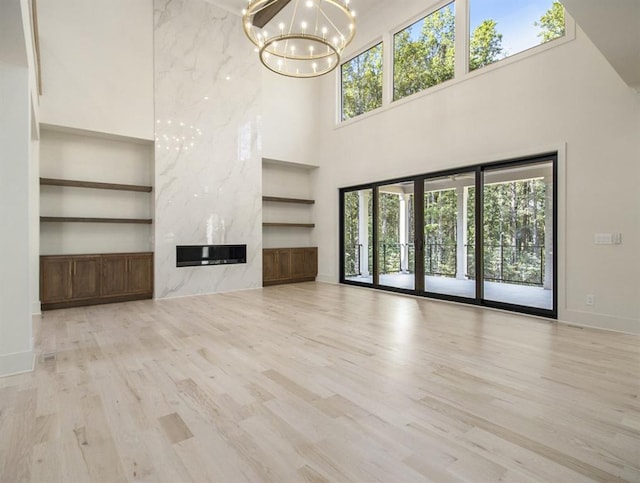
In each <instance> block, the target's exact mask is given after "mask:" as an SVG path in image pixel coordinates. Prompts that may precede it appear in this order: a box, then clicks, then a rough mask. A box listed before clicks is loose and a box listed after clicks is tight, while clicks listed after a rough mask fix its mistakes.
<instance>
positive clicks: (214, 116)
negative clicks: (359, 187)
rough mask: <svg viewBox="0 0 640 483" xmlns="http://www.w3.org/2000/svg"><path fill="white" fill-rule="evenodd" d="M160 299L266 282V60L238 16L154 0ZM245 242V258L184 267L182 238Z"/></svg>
mask: <svg viewBox="0 0 640 483" xmlns="http://www.w3.org/2000/svg"><path fill="white" fill-rule="evenodd" d="M154 31H155V45H154V51H155V54H154V55H155V68H154V73H155V117H156V126H155V127H156V151H155V169H156V172H155V187H156V189H155V197H156V198H155V247H156V248H155V253H156V259H155V287H156V298H168V297H179V296H188V295H197V294H205V293H214V292H225V291H233V290H241V289H250V288H258V287H260V286H262V185H261V184H262V172H261V169H262V164H261V94H262V92H261V82H260V70H259V69H260V64H259V62H256V61H255V58H254V52H253V49H252V46H251V44H249V43H248V42H247V41H246V38H245V37H244V33H243V32H242V28H241V25H240V24H239V22H238V17H237V16H236V15H233V14H231V13H229V12H228V11H227V10H224V9H222V8H220V7H217V6H215V5H212V4H210V3H207V2H205V1H204V0H155V1H154ZM217 244H223V245H224V244H231V245H236V244H246V246H247V260H246V264H235V265H219V266H215V267H210V268H206V269H205V268H203V267H181V268H178V267H176V246H177V245H217Z"/></svg>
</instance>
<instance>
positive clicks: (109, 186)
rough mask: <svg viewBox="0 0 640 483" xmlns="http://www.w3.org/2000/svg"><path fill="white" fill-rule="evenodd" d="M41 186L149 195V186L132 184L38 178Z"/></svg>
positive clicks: (150, 188) (150, 189)
mask: <svg viewBox="0 0 640 483" xmlns="http://www.w3.org/2000/svg"><path fill="white" fill-rule="evenodd" d="M40 185H42V186H70V187H72V188H93V189H102V190H118V191H138V192H141V193H151V191H152V189H153V188H152V187H151V186H140V185H133V184H116V183H97V182H95V181H77V180H71V179H55V178H40Z"/></svg>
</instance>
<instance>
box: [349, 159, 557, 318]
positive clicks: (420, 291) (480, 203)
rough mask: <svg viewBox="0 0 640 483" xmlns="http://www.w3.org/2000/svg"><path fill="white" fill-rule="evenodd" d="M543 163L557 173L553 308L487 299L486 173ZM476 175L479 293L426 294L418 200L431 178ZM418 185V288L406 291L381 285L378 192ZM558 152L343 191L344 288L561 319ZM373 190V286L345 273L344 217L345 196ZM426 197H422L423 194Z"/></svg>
mask: <svg viewBox="0 0 640 483" xmlns="http://www.w3.org/2000/svg"><path fill="white" fill-rule="evenodd" d="M543 162H547V163H549V162H550V163H551V165H552V173H553V188H552V189H553V207H552V217H553V220H552V225H551V226H552V230H553V236H552V242H553V247H552V251H553V255H554V256H553V274H552V284H553V294H552V308H551V309H543V308H539V307H531V306H525V305H517V304H510V303H505V302H499V301H493V300H487V299H485V298H484V293H483V291H484V276H483V274H484V266H483V261H484V256H483V251H484V223H483V221H482V220H484V192H483V191H484V190H483V180H484V173H485V172H486V171H492V170H497V169H508V168H514V167H518V166H526V165H533V164H540V163H543ZM469 172H474V173H475V188H476V199H475V219H476V227H475V242H474V243H475V267H476V277H475V283H476V294H475V298H467V297H460V296H455V295H447V294H439V293H434V292H425V291H424V273H423V272H424V247H423V242H424V234H423V231H424V230H423V229H418V228H419V226H418V224H419V225H420V227H422V224H423V223H424V221H419V220H424V216H423V215H424V213H423V210H424V203H423V202H421V203H418V202H417V201H418V200H423V199H424V196H423V195H424V182H425V181H426V180H428V179H433V178H440V177H443V176H453V175H457V174H462V173H469ZM411 181H413V182H414V188H415V196H414V197H413V198H414V203H415V205H414V213H415V218H416V227H414V229H415V234H414V240H415V245H416V253H415V277H416V279H415V285H414V287H415V288H414V289H413V290H411V289H402V288H397V287H390V286H385V285H380V283H379V271H378V265H377V262H376V260H377V259H378V245H377V236H378V234H377V232H378V230H377V229H376V228H375V227H377V223H378V219H379V214H378V211H377V210H378V202H377V198H378V196H377V195H378V189H379V188H380V187H381V186H385V185H389V184H394V183H401V182H404V183H406V182H411ZM558 186H559V183H558V153H557V151H553V152H547V153H541V154H536V155H532V156H523V157H519V158H511V159H505V160H499V161H494V162H488V163H480V164H475V165H471V166H461V167H456V168H451V169H446V170H441V171H436V172H431V173H425V174H420V175H413V176H404V177H399V178H393V179H387V180H383V181H376V182H372V183H364V184H359V185H354V186H348V187H344V188H340V189H339V203H338V204H339V237H338V238H339V240H338V243H339V244H338V247H339V251H338V253H339V257H338V258H339V282H340V283H341V284H344V285H353V286H358V287H369V288H372V289H377V290H383V291H387V292H396V293H402V294H407V295H416V296H420V297H425V298H430V299H439V300H445V301H450V302H459V303H463V304H467V305H476V306H480V307H489V308H495V309H501V310H508V311H511V312H517V313H522V314H527V315H534V316H539V317H546V318H549V319H557V318H558V265H559V262H558V254H559V251H558V198H559V196H558V195H559V193H558ZM366 189H370V190H372V197H373V220H372V223H373V226H374V230H373V247H372V250H373V260H374V266H373V273H372V283H363V282H357V281H354V280H347V279H346V277H345V271H344V268H345V267H344V262H345V254H344V236H345V226H344V223H345V216H344V207H345V205H344V195H345V193H348V192H352V191H359V190H366ZM421 194H422V196H419V195H421Z"/></svg>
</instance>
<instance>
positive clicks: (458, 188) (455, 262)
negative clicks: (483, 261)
mask: <svg viewBox="0 0 640 483" xmlns="http://www.w3.org/2000/svg"><path fill="white" fill-rule="evenodd" d="M475 182H476V175H475V172H474V171H470V172H463V173H457V174H454V175H450V176H441V177H438V178H429V179H427V180H425V182H424V274H425V283H424V286H425V292H430V293H434V294H441V295H453V296H457V297H467V298H475V297H476V283H475V251H474V250H475V246H474V237H475V196H474V194H475Z"/></svg>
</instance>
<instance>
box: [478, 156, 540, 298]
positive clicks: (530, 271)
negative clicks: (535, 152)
mask: <svg viewBox="0 0 640 483" xmlns="http://www.w3.org/2000/svg"><path fill="white" fill-rule="evenodd" d="M484 298H485V299H486V300H493V301H497V302H504V303H509V304H516V305H524V306H527V307H536V308H542V309H548V310H552V309H553V163H552V162H551V161H549V162H546V163H536V164H529V165H524V166H518V167H514V168H505V169H495V170H490V171H486V172H485V173H484Z"/></svg>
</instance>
